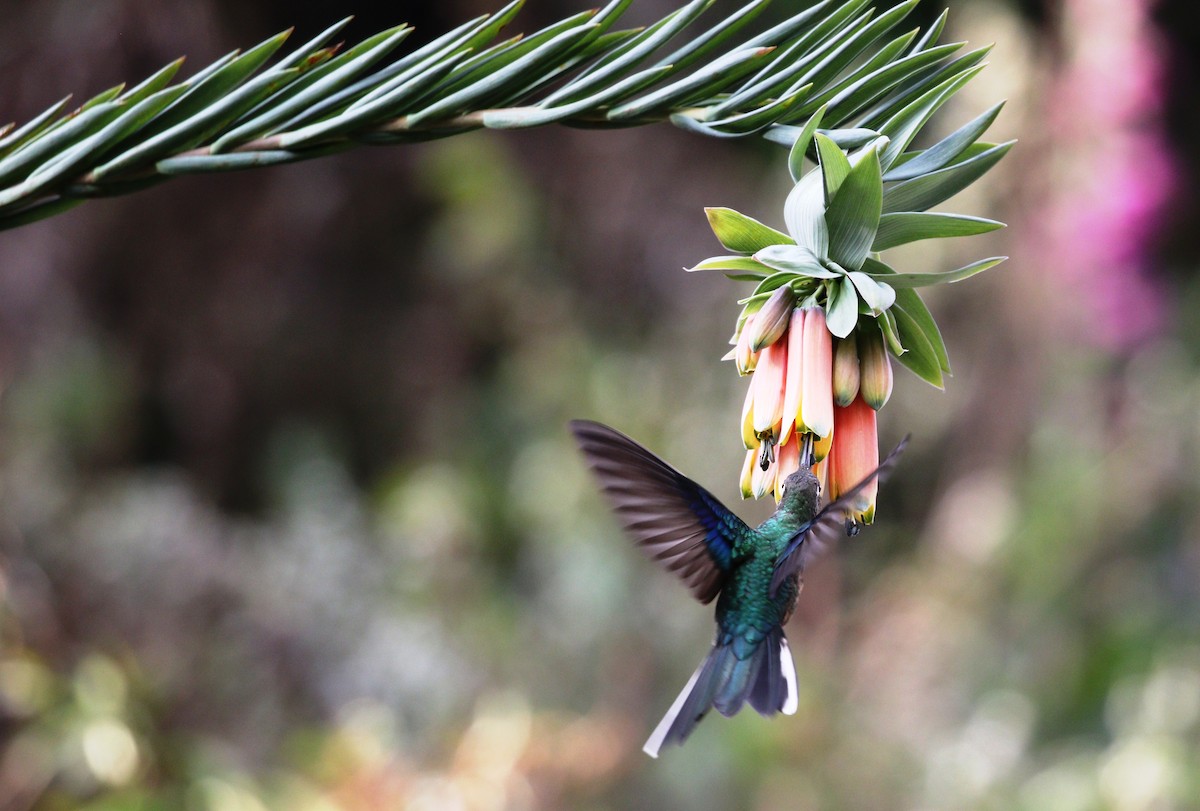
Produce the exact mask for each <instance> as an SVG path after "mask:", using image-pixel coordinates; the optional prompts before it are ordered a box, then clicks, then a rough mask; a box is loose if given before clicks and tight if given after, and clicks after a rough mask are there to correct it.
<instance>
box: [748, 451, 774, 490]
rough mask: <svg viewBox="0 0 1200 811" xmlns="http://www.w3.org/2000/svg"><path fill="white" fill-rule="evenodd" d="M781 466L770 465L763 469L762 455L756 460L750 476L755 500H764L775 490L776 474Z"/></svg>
mask: <svg viewBox="0 0 1200 811" xmlns="http://www.w3.org/2000/svg"><path fill="white" fill-rule="evenodd" d="M778 468H779V466H778V465H777V464H768V465H767V466H766V468H765V469H764V468H763V465H762V458H761V455H760V456H759V457H758V458H757V459H756V460H755V463H754V465H753V469H752V471H751V475H750V492H751V494H752V495H753V496H754V497H755V498H762V497H763V496H765V495H766V494H767V493H769V492H771V491H772V490H773V489H774V488H775V473H776V471H777V470H778Z"/></svg>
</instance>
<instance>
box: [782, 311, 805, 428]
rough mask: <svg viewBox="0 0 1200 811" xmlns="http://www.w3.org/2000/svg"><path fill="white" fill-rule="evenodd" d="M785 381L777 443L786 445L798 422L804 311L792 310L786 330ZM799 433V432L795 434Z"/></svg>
mask: <svg viewBox="0 0 1200 811" xmlns="http://www.w3.org/2000/svg"><path fill="white" fill-rule="evenodd" d="M787 345H788V354H787V360H788V365H787V379H786V381H785V386H784V387H785V390H784V393H783V425H781V426H780V428H779V441H780V442H783V443H786V442H787V441H788V439H789V438H790V437H791V436H792V429H793V428H795V427H796V423H797V422H799V420H800V387H801V385H802V381H801V378H802V369H803V364H804V310H799V309H797V310H792V315H791V321H790V323H789V324H788V329H787ZM796 433H799V432H796Z"/></svg>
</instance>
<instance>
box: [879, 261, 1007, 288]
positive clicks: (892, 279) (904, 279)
mask: <svg viewBox="0 0 1200 811" xmlns="http://www.w3.org/2000/svg"><path fill="white" fill-rule="evenodd" d="M1006 259H1008V257H1007V256H992V257H989V258H988V259H980V260H979V261H978V262H972V263H971V264H969V265H966V266H964V267H961V268H959V269H958V270H951V271H949V272H947V273H897V274H895V275H894V276H887V277H886V278H885V279H883V281H886V282H887V283H888V284H890V285H891V286H892V287H895V288H902V287H928V286H929V285H933V284H949V283H951V282H960V281H962V280H963V279H969V278H971V277H972V276H974V275H976V274H977V273H983V271H985V270H987V269H988V268H992V267H995V266H996V265H998V264H1000V263H1001V262H1003V261H1004V260H1006ZM869 275H871V276H874V275H875V274H873V273H872V274H869Z"/></svg>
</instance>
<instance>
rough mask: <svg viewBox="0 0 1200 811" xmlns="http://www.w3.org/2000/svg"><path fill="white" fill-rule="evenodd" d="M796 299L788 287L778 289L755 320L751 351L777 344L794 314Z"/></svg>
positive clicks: (751, 329)
mask: <svg viewBox="0 0 1200 811" xmlns="http://www.w3.org/2000/svg"><path fill="white" fill-rule="evenodd" d="M795 299H796V297H795V295H794V294H793V293H792V288H791V287H789V286H788V285H786V284H785V285H783V286H782V287H779V288H776V290H775V292H774V293H772V294H771V297H770V298H769V299H767V303H766V304H764V305H763V306H762V309H761V310H759V311H758V313H757V315H756V316H755V318H754V325H753V327H752V328H751V327H750V325H749V323H747V328H749V329H750V349H751V350H752V351H754V352H757V351H759V350H760V349H762V348H763V347H765V346H768V345H770V344H773V343H775V342H776V341H778V340H779V339H780V338H781V337H782V336H783V331H784V330H785V329H787V326H788V321H789V319H790V318H791V314H792V304H793V302H794V301H795Z"/></svg>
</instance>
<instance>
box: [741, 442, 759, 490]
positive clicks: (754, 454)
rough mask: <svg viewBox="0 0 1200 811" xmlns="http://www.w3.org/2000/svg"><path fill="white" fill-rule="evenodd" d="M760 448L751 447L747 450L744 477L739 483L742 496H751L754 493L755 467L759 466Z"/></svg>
mask: <svg viewBox="0 0 1200 811" xmlns="http://www.w3.org/2000/svg"><path fill="white" fill-rule="evenodd" d="M757 463H758V448H751V449H750V450H748V451H746V461H745V462H744V463H743V464H742V477H741V479H740V481H739V485H740V488H741V491H742V498H744V499H745V498H750V497H752V496H753V495H754V484H753V482H754V469H755V468H756V467H758V464H757Z"/></svg>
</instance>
